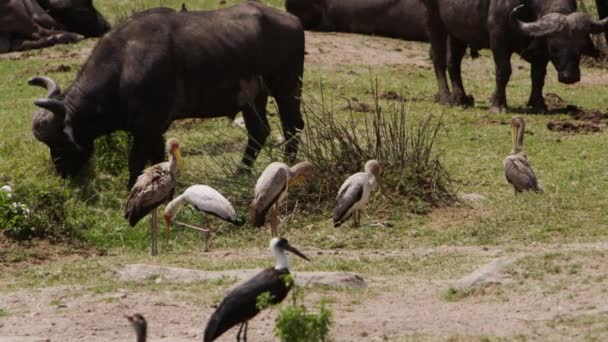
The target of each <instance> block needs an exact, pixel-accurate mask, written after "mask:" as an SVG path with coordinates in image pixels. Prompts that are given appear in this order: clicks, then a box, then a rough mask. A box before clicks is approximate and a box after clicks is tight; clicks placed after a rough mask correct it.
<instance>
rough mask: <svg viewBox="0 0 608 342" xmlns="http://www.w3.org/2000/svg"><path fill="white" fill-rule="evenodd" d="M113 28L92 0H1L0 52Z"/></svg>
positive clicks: (69, 40) (70, 39) (70, 40)
mask: <svg viewBox="0 0 608 342" xmlns="http://www.w3.org/2000/svg"><path fill="white" fill-rule="evenodd" d="M109 29H110V25H109V24H108V22H107V21H106V20H105V19H104V18H103V16H102V15H101V14H99V12H98V11H97V10H96V9H95V7H93V4H92V2H91V0H39V1H36V0H0V52H8V51H20V50H28V49H36V48H42V47H46V46H51V45H55V44H64V43H74V42H77V41H79V40H81V39H83V38H84V37H100V36H102V35H103V34H104V33H105V32H107V31H108V30H109Z"/></svg>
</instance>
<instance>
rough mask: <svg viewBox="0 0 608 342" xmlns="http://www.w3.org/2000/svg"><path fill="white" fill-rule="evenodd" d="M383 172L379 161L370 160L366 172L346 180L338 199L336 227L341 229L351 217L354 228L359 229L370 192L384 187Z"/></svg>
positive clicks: (335, 210) (358, 173) (366, 164)
mask: <svg viewBox="0 0 608 342" xmlns="http://www.w3.org/2000/svg"><path fill="white" fill-rule="evenodd" d="M381 170H382V169H381V168H380V163H378V161H377V160H374V159H372V160H368V161H367V163H365V172H357V173H355V174H354V175H352V176H350V177H348V178H347V179H346V181H345V182H344V184H342V186H341V187H340V190H339V191H338V197H337V198H336V206H335V207H334V227H339V226H340V225H341V224H343V223H344V222H345V221H346V220H348V219H349V218H350V217H351V216H352V217H353V224H354V226H355V227H359V225H360V223H361V211H362V210H364V209H365V206H366V205H367V201H368V200H369V194H370V192H371V191H372V190H376V188H377V187H378V186H380V185H382V181H381V179H380V172H381Z"/></svg>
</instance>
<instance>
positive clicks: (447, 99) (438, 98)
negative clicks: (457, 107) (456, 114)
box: [434, 93, 453, 106]
mask: <svg viewBox="0 0 608 342" xmlns="http://www.w3.org/2000/svg"><path fill="white" fill-rule="evenodd" d="M434 101H435V102H436V103H439V104H441V105H444V106H451V105H452V104H453V102H452V99H451V96H450V94H445V95H443V96H442V95H441V93H436V94H435V97H434Z"/></svg>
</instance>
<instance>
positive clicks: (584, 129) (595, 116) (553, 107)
mask: <svg viewBox="0 0 608 342" xmlns="http://www.w3.org/2000/svg"><path fill="white" fill-rule="evenodd" d="M545 103H546V104H547V109H548V110H549V111H551V112H565V113H567V114H568V115H569V116H570V119H558V120H551V121H549V122H548V123H547V128H548V129H549V130H551V131H557V132H564V133H595V132H601V131H602V130H603V129H604V127H606V126H607V125H608V113H606V112H602V111H599V110H597V109H591V110H585V109H583V108H581V107H577V106H574V105H570V104H567V103H566V102H565V101H564V100H563V99H562V98H561V97H559V95H557V94H553V93H548V94H547V95H545Z"/></svg>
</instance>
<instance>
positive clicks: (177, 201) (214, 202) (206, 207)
mask: <svg viewBox="0 0 608 342" xmlns="http://www.w3.org/2000/svg"><path fill="white" fill-rule="evenodd" d="M184 203H189V204H190V205H192V206H193V207H194V208H196V209H197V210H199V211H201V212H203V213H205V214H207V215H205V226H204V227H202V228H198V227H193V226H190V225H186V226H188V227H192V228H196V229H198V230H201V231H202V232H203V234H204V236H205V250H208V249H209V246H208V242H209V235H210V233H211V230H210V228H209V222H208V215H211V216H215V217H218V218H220V219H222V220H224V221H227V222H230V223H232V224H234V225H237V226H242V225H243V224H244V223H245V222H244V220H242V219H241V218H240V217H239V216H238V215H237V214H236V211H235V210H234V208H233V207H232V204H230V202H229V201H228V200H227V199H226V197H224V196H223V195H222V194H220V193H219V192H218V191H217V190H215V189H214V188H212V187H210V186H207V185H201V184H196V185H192V186H190V187H188V188H187V189H186V190H185V191H184V192H183V193H182V194H181V195H179V196H177V197H175V198H174V199H173V200H172V201H171V202H169V204H167V206H166V207H165V211H164V212H163V217H164V219H165V234H166V235H167V236H168V235H169V228H170V226H171V221H172V220H173V218H174V215H175V211H176V210H177V208H179V206H181V205H182V204H184ZM178 223H179V224H182V225H185V224H183V223H180V222H178Z"/></svg>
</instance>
